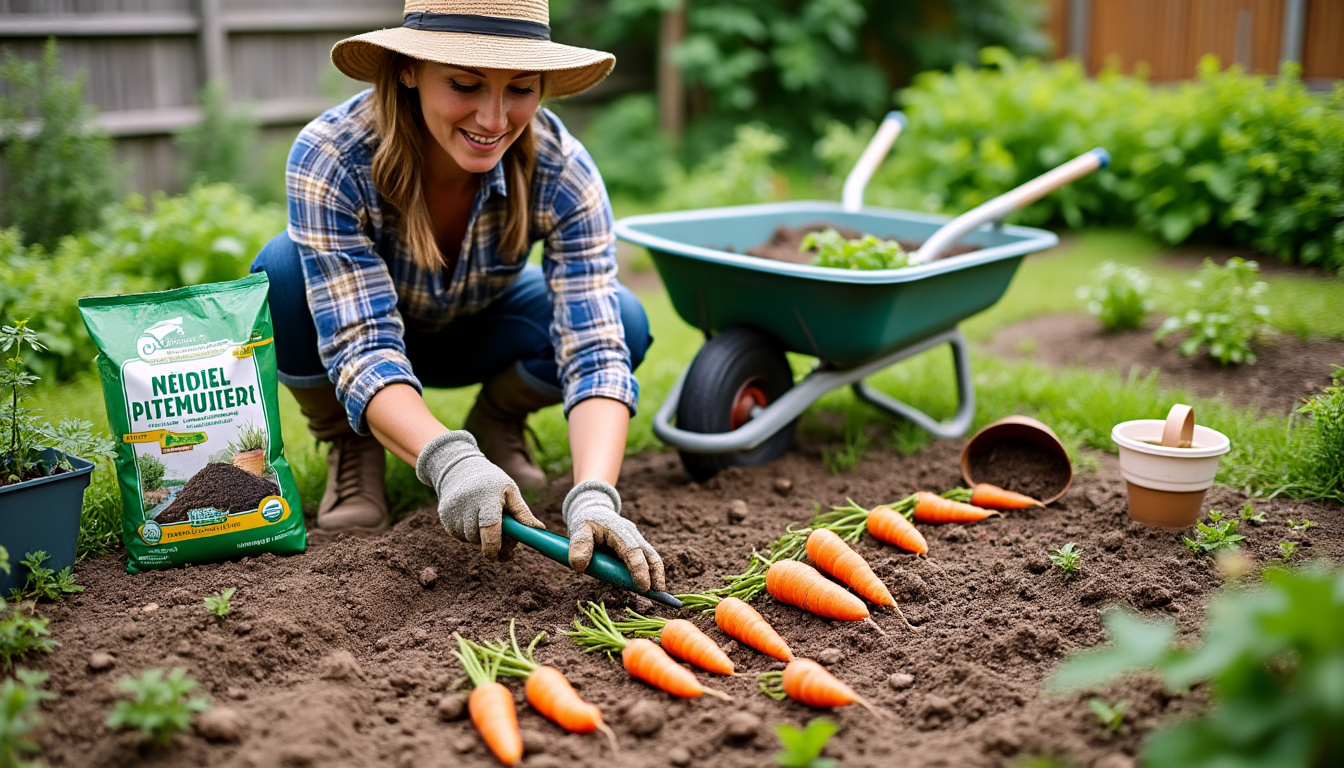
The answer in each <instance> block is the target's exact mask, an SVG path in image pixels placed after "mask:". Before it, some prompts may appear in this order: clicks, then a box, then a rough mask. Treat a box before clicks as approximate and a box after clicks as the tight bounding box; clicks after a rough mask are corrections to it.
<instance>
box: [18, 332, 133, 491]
mask: <svg viewBox="0 0 1344 768" xmlns="http://www.w3.org/2000/svg"><path fill="white" fill-rule="evenodd" d="M24 347H27V348H28V349H30V350H32V351H34V352H37V351H41V350H42V349H45V347H44V345H43V344H42V342H41V341H39V340H38V338H37V334H36V333H35V332H33V330H32V329H30V328H29V327H28V324H27V321H23V320H20V321H19V322H17V323H15V324H14V325H5V326H0V352H4V353H8V354H9V355H10V356H9V357H7V358H5V366H4V368H3V369H0V396H4V399H3V401H0V486H3V485H11V484H14V483H21V482H23V481H25V480H32V479H35V478H38V477H47V476H49V475H55V474H58V473H60V472H68V471H70V470H71V469H73V467H72V466H71V464H70V460H69V457H70V456H82V457H84V458H108V459H110V458H111V457H112V442H111V440H109V439H107V438H106V437H99V436H95V435H94V434H93V423H92V422H89V421H84V420H82V419H62V420H61V421H60V423H59V424H57V425H55V426H52V425H51V424H49V423H48V422H46V421H45V420H43V419H41V418H39V417H38V413H39V411H38V410H37V409H35V408H27V407H25V406H24V403H25V402H26V401H27V396H26V395H25V394H24V391H25V390H26V389H28V388H29V387H31V386H33V384H35V383H37V381H38V377H37V376H34V375H33V374H32V373H31V372H29V370H28V368H27V366H26V365H25V364H24V359H23V348H24ZM5 395H7V396H5ZM46 449H55V453H54V454H44V453H43V452H44V450H46Z"/></svg>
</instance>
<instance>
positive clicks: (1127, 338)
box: [988, 313, 1344, 414]
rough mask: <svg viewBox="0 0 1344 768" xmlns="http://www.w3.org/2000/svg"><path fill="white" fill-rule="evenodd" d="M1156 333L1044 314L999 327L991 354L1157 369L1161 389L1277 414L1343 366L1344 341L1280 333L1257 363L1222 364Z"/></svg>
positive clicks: (1262, 350) (1057, 363)
mask: <svg viewBox="0 0 1344 768" xmlns="http://www.w3.org/2000/svg"><path fill="white" fill-rule="evenodd" d="M1156 327H1157V321H1150V323H1149V326H1148V328H1146V329H1143V330H1134V331H1121V332H1119V333H1105V332H1103V330H1102V327H1101V323H1100V322H1099V321H1097V320H1096V319H1095V318H1093V317H1090V316H1088V315H1081V314H1073V313H1068V314H1056V315H1044V316H1041V317H1037V318H1032V319H1030V320H1025V321H1023V322H1020V323H1016V324H1014V325H1011V326H1008V327H1006V328H1002V329H1000V330H999V331H998V332H997V333H996V334H995V335H994V340H993V342H992V343H991V344H989V345H988V351H990V352H992V353H994V354H996V355H1001V356H1004V357H1008V358H1017V359H1024V358H1027V359H1032V360H1035V361H1036V362H1038V363H1042V364H1044V365H1050V366H1065V365H1080V366H1084V367H1087V368H1093V369H1106V368H1112V369H1115V370H1118V371H1119V372H1120V373H1121V374H1122V375H1124V374H1126V373H1127V372H1128V371H1130V370H1131V369H1132V368H1137V370H1138V371H1139V373H1141V374H1143V373H1148V372H1149V371H1151V370H1153V369H1158V370H1160V373H1159V374H1158V381H1159V382H1160V383H1161V384H1162V385H1163V386H1166V387H1180V388H1183V389H1186V390H1189V391H1192V392H1194V393H1195V394H1196V395H1199V396H1202V397H1216V396H1218V395H1220V394H1221V395H1223V396H1224V397H1226V398H1227V399H1228V401H1229V402H1231V403H1233V404H1235V405H1237V406H1242V407H1245V406H1251V405H1254V406H1258V407H1259V408H1260V409H1261V410H1262V411H1265V412H1270V413H1281V414H1286V413H1288V412H1290V411H1292V410H1293V409H1294V408H1296V407H1297V406H1299V405H1301V400H1302V398H1304V397H1309V396H1311V395H1314V394H1317V393H1319V392H1320V391H1321V390H1323V389H1325V388H1326V387H1328V386H1329V385H1330V374H1331V372H1332V371H1333V370H1334V366H1341V365H1344V341H1341V340H1338V339H1310V340H1308V339H1302V338H1299V337H1297V336H1293V335H1290V334H1286V333H1281V334H1277V335H1275V336H1272V337H1270V338H1268V339H1266V340H1265V341H1264V342H1263V343H1261V344H1259V345H1258V346H1256V347H1255V354H1256V357H1257V358H1258V359H1257V361H1256V363H1255V364H1254V365H1229V366H1224V365H1221V364H1219V363H1218V361H1217V360H1214V359H1213V358H1211V357H1209V356H1208V355H1207V354H1203V353H1201V354H1199V355H1195V356H1191V357H1184V356H1182V355H1181V353H1180V352H1179V351H1177V349H1176V347H1177V345H1178V344H1179V342H1180V337H1179V336H1178V335H1173V336H1171V337H1168V338H1167V339H1165V340H1164V341H1163V343H1162V344H1160V345H1159V344H1154V343H1153V330H1154V329H1156Z"/></svg>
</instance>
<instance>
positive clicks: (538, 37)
mask: <svg viewBox="0 0 1344 768" xmlns="http://www.w3.org/2000/svg"><path fill="white" fill-rule="evenodd" d="M384 51H396V52H398V53H403V54H405V55H407V56H410V57H412V58H415V59H423V60H425V61H435V62H438V63H440V64H452V65H454V66H459V67H474V68H485V69H516V70H521V71H524V72H543V73H545V75H544V80H545V83H546V95H547V96H548V97H554V96H569V95H571V94H575V93H579V92H580V91H585V90H587V89H589V88H591V87H593V86H594V85H596V84H597V83H598V82H599V81H601V80H602V78H604V77H606V76H607V73H609V72H611V68H612V67H613V66H615V65H616V57H615V56H612V55H611V54H610V53H605V52H603V51H594V50H589V49H587V48H576V47H574V46H570V45H561V44H560V43H553V42H551V26H550V6H549V3H548V0H498V1H497V2H488V1H487V0H406V11H405V21H404V22H403V23H402V25H401V26H400V27H393V28H392V29H380V30H378V31H377V32H367V33H365V34H362V35H357V36H355V37H350V38H346V39H345V40H342V41H340V42H339V43H337V44H336V45H335V47H333V48H332V49H331V62H332V63H333V64H335V65H336V68H337V69H339V70H341V71H342V72H344V73H345V74H346V75H349V76H350V77H353V78H354V79H356V80H363V81H365V82H373V81H374V79H375V78H376V77H377V75H378V67H379V65H380V63H381V62H382V59H383V52H384Z"/></svg>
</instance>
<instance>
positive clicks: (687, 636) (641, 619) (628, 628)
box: [612, 608, 735, 675]
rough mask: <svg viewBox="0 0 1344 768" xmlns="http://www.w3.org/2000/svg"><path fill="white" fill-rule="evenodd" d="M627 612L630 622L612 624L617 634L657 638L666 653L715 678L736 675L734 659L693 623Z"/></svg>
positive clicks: (629, 610) (626, 610) (631, 611)
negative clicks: (715, 676)
mask: <svg viewBox="0 0 1344 768" xmlns="http://www.w3.org/2000/svg"><path fill="white" fill-rule="evenodd" d="M625 612H626V614H627V615H628V616H629V617H630V618H629V619H628V620H626V621H616V622H612V626H613V627H615V628H616V631H617V632H620V633H621V634H623V635H627V636H629V637H655V636H656V637H657V638H658V642H659V644H660V645H662V646H663V650H665V651H667V652H668V653H670V654H672V655H673V656H675V657H677V658H678V659H681V660H682V661H685V662H688V663H690V664H694V665H695V666H697V667H699V668H701V669H704V670H707V671H709V672H713V673H714V674H716V675H732V674H735V672H734V668H733V660H732V659H730V658H728V654H726V653H724V652H723V649H722V648H720V647H719V645H718V643H715V642H714V640H713V639H712V638H710V636H709V635H706V634H705V633H704V632H702V631H700V628H699V627H697V626H695V625H694V624H692V623H691V622H689V621H687V620H685V619H664V618H660V617H658V616H641V615H639V614H638V613H636V612H635V611H633V610H631V609H630V608H626V609H625Z"/></svg>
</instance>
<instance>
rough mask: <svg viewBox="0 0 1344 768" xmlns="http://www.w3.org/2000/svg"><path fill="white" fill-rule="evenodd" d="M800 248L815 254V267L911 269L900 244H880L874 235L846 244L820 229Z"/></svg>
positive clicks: (843, 237) (840, 237)
mask: <svg viewBox="0 0 1344 768" xmlns="http://www.w3.org/2000/svg"><path fill="white" fill-rule="evenodd" d="M799 247H800V249H801V250H803V251H816V253H817V255H816V256H815V257H814V258H813V259H812V263H813V264H814V265H816V266H818V267H833V268H835V269H900V268H902V267H906V266H909V265H910V254H908V253H906V252H905V249H904V248H902V247H901V244H900V243H898V242H896V241H895V240H881V239H879V238H878V237H877V236H876V235H864V236H863V237H856V238H854V239H852V240H846V239H845V236H844V235H841V234H840V233H839V232H837V231H836V230H834V229H823V230H821V231H819V232H809V233H808V234H806V235H804V236H803V242H802V244H801V245H800V246H799Z"/></svg>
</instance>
